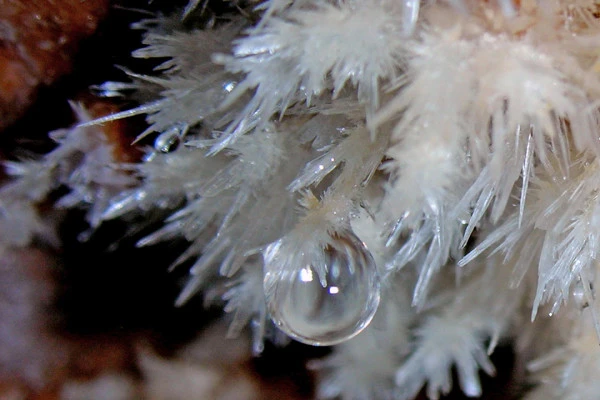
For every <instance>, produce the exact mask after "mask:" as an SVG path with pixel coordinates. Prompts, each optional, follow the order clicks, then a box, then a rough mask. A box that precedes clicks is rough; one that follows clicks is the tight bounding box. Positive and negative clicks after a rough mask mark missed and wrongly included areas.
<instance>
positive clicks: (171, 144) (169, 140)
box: [154, 128, 181, 153]
mask: <svg viewBox="0 0 600 400" xmlns="http://www.w3.org/2000/svg"><path fill="white" fill-rule="evenodd" d="M180 134H181V132H180V129H179V128H172V129H169V130H167V131H165V132H163V133H161V134H160V135H158V137H157V138H156V140H154V149H155V150H157V151H160V152H161V153H169V152H171V151H173V150H175V149H177V147H178V146H179V143H180V142H181V136H180Z"/></svg>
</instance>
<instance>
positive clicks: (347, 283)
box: [264, 233, 380, 346]
mask: <svg viewBox="0 0 600 400" xmlns="http://www.w3.org/2000/svg"><path fill="white" fill-rule="evenodd" d="M331 239H332V240H331V243H330V244H327V245H326V246H325V248H323V249H319V250H315V251H314V252H313V251H310V252H300V256H298V257H294V258H293V259H294V260H295V261H297V262H298V266H297V267H296V269H295V270H294V268H291V269H292V271H288V269H290V268H287V266H285V267H283V268H282V266H281V262H282V260H285V259H286V258H287V257H289V255H286V254H283V253H286V252H288V251H289V250H290V248H289V246H284V245H282V241H281V240H278V241H276V242H274V243H272V244H271V245H269V247H268V248H267V250H266V251H265V271H266V275H265V280H264V285H265V294H266V296H267V305H268V308H269V312H270V314H271V319H272V320H273V322H275V324H276V325H277V326H278V327H279V328H280V329H281V330H283V331H284V332H285V333H286V334H288V335H289V336H291V337H292V338H294V339H296V340H298V341H300V342H303V343H307V344H311V345H316V346H328V345H333V344H336V343H340V342H343V341H345V340H348V339H350V338H352V337H354V336H356V335H357V334H358V333H360V332H361V331H362V330H363V329H364V328H366V327H367V326H368V325H369V323H370V322H371V320H372V318H373V316H374V315H375V312H376V311H377V307H378V306H379V295H380V294H379V292H380V283H379V276H378V274H377V268H376V265H375V261H374V260H373V257H372V255H371V253H370V252H369V250H368V249H367V248H366V246H365V245H364V243H362V242H361V241H360V240H359V239H358V238H357V237H356V236H355V235H354V234H353V233H349V234H345V235H344V236H334V237H332V238H331ZM292 251H294V250H293V249H292ZM310 258H312V259H310ZM287 259H289V258H287Z"/></svg>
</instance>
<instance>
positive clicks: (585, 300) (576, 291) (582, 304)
mask: <svg viewBox="0 0 600 400" xmlns="http://www.w3.org/2000/svg"><path fill="white" fill-rule="evenodd" d="M583 285H584V283H583V282H582V281H581V280H578V281H577V282H576V283H575V285H574V286H573V292H572V294H571V295H572V296H573V301H574V302H575V307H577V308H578V309H579V310H584V309H586V308H588V307H589V306H590V299H589V295H588V293H586V290H585V288H584V286H583ZM588 287H589V288H590V294H592V295H593V291H592V290H593V289H592V285H591V284H590V283H588Z"/></svg>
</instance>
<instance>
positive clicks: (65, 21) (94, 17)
mask: <svg viewBox="0 0 600 400" xmlns="http://www.w3.org/2000/svg"><path fill="white" fill-rule="evenodd" d="M108 6H109V0H35V1H34V0H0V129H3V128H5V127H7V126H8V125H10V124H11V123H12V122H14V121H15V120H16V119H17V118H18V117H19V116H21V115H22V114H23V112H24V111H25V109H26V108H27V106H28V105H29V104H31V103H32V102H33V100H34V99H35V94H36V91H37V89H38V88H39V86H40V85H49V84H51V83H52V82H54V81H55V80H56V79H57V78H58V77H60V76H62V75H64V74H66V73H68V72H69V71H70V69H71V67H72V58H73V54H74V53H75V51H76V50H77V47H78V44H79V42H80V41H81V39H83V38H85V37H87V36H89V35H90V34H92V33H93V32H94V31H95V30H96V27H97V25H98V22H99V21H100V19H101V18H102V17H103V16H104V15H105V14H106V13H107V11H108Z"/></svg>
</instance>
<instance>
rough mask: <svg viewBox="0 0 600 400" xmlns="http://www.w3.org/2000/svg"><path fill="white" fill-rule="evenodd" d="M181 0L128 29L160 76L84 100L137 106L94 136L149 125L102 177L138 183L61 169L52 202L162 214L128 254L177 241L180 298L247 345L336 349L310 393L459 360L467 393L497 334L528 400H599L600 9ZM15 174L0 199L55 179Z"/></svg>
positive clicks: (427, 382)
mask: <svg viewBox="0 0 600 400" xmlns="http://www.w3.org/2000/svg"><path fill="white" fill-rule="evenodd" d="M199 3H200V2H199V1H192V2H190V4H189V6H188V7H187V8H186V10H184V14H185V21H183V20H180V19H178V17H180V16H179V15H178V16H176V17H169V18H166V17H157V18H156V19H151V20H146V21H143V22H140V23H139V24H137V25H136V27H137V28H140V29H143V30H144V47H142V48H141V49H139V50H137V51H136V52H135V53H134V56H135V57H138V58H147V59H156V63H157V65H158V66H157V67H156V68H155V73H154V74H151V75H141V74H137V73H135V72H131V71H128V74H129V75H130V77H131V82H129V83H116V82H107V83H106V84H104V85H101V86H100V87H99V89H100V90H101V92H103V93H104V94H105V95H107V96H112V95H118V94H119V91H126V90H130V89H132V88H133V89H134V90H135V91H136V95H137V96H138V99H142V102H141V105H140V106H139V107H138V108H135V109H131V110H127V111H124V112H122V113H119V114H116V115H113V116H110V117H106V118H102V119H99V120H96V121H93V122H92V124H100V123H103V122H106V121H110V120H113V119H117V118H123V117H128V116H132V115H139V114H144V115H146V120H147V122H148V129H147V130H146V131H144V132H142V133H141V134H140V139H144V138H145V139H144V140H148V138H147V137H148V136H151V137H152V138H153V139H152V140H154V146H153V147H152V148H150V149H148V150H147V152H146V156H145V157H144V160H143V161H142V162H140V163H137V164H130V165H123V166H121V168H122V169H121V173H123V171H126V172H127V173H124V175H118V176H121V177H122V178H123V179H125V178H128V179H133V178H136V180H137V184H136V185H135V186H133V185H131V184H130V183H131V182H129V181H124V182H121V181H120V180H119V179H117V180H116V181H115V180H114V179H115V178H114V177H113V175H111V174H114V173H117V172H116V170H114V169H106V166H105V167H98V168H97V169H96V168H95V169H93V172H96V173H99V174H101V175H102V176H101V177H100V178H98V177H97V176H96V175H94V176H91V175H89V176H88V175H86V174H84V173H71V174H70V175H69V176H68V178H67V179H66V180H65V179H63V178H60V176H62V175H59V182H60V183H61V184H67V185H69V187H71V188H72V192H71V194H70V195H68V196H67V197H66V198H63V200H62V201H61V202H59V204H63V205H67V206H72V205H75V204H81V203H87V204H89V205H90V207H91V208H90V209H91V211H90V214H89V219H90V222H91V223H92V225H93V226H96V225H97V224H98V223H100V222H101V221H102V220H109V219H114V218H124V217H128V216H131V215H138V216H144V215H147V216H150V215H152V213H153V211H154V210H156V209H162V210H163V211H167V212H168V213H170V216H168V217H167V218H166V220H165V221H164V227H163V228H161V229H159V230H158V231H156V232H154V233H152V234H151V235H149V236H147V237H145V238H142V239H141V240H140V241H139V245H140V246H146V245H152V244H154V243H157V242H159V241H167V240H171V239H173V238H177V237H181V238H184V239H186V240H187V241H188V242H189V247H188V249H187V250H186V251H185V252H184V253H183V254H181V255H180V256H179V258H178V259H177V260H176V261H175V263H174V265H173V266H172V268H175V267H185V268H189V275H190V276H189V281H188V283H187V286H186V287H185V288H183V291H182V293H181V296H180V298H179V299H178V300H177V302H178V303H179V304H182V303H184V302H185V301H186V300H188V299H189V298H190V297H191V296H193V295H194V294H196V293H198V292H202V293H204V294H205V296H207V298H208V299H209V300H211V301H221V302H222V303H223V304H225V310H226V311H227V312H228V313H230V314H229V315H231V316H232V318H231V319H232V325H231V330H230V333H231V334H236V333H239V331H241V330H242V329H243V328H244V327H245V326H246V325H247V324H248V323H250V324H251V326H252V327H253V328H254V332H255V341H254V348H255V351H257V352H259V351H260V350H261V348H262V340H263V338H265V337H268V338H271V339H276V340H281V339H277V337H278V336H280V334H278V333H277V330H276V329H274V327H278V328H280V329H281V330H283V331H284V332H285V333H286V334H288V335H290V336H291V337H293V338H295V339H297V340H300V341H303V342H305V343H309V344H315V345H332V344H337V345H336V346H335V347H334V349H333V354H332V355H331V356H330V357H328V358H327V359H324V360H320V361H318V362H315V363H314V365H313V367H314V368H316V369H318V371H319V388H318V391H317V393H318V396H319V397H320V398H324V399H327V398H338V397H341V398H343V399H355V400H367V399H399V400H400V399H407V400H408V399H412V398H414V397H415V396H416V395H417V394H418V393H419V392H420V391H421V390H422V389H424V390H425V392H426V394H427V396H428V397H429V398H431V399H437V398H439V397H440V395H443V394H445V393H448V392H449V391H450V390H451V388H452V384H453V378H452V371H453V369H455V371H456V375H457V377H458V382H457V383H458V384H459V386H460V388H461V389H462V391H463V392H464V393H465V394H466V395H468V396H472V397H477V396H479V395H481V393H482V389H481V384H480V381H479V377H480V372H481V371H483V372H484V373H487V374H489V375H493V374H494V366H493V365H492V363H491V361H490V359H489V355H490V354H491V353H492V352H493V351H494V348H495V346H496V345H497V343H498V342H499V341H502V340H510V341H512V342H513V343H516V349H517V350H518V351H519V352H520V353H519V354H520V355H521V356H520V359H523V360H525V361H532V360H536V361H534V362H532V363H531V364H530V367H531V368H530V370H531V372H532V375H531V377H530V378H531V379H532V382H536V383H538V385H537V386H536V387H535V389H534V390H533V391H532V392H531V394H530V397H529V398H530V399H532V400H533V399H557V400H558V399H573V400H575V399H581V400H583V399H591V398H595V395H594V393H597V392H598V390H599V387H598V384H597V381H598V378H599V377H600V350H599V348H598V337H597V336H596V331H600V329H599V323H598V317H597V315H598V311H597V309H598V305H597V302H596V301H595V291H594V288H595V287H596V286H597V285H598V282H597V276H596V275H597V270H598V262H599V258H600V255H599V250H600V166H599V164H598V163H599V162H600V161H599V158H598V157H599V156H600V113H599V110H600V108H599V107H600V5H599V4H597V2H596V1H593V0H520V1H517V0H514V1H513V0H488V1H484V0H437V1H436V0H429V1H420V0H346V1H330V0H295V1H293V0H266V1H264V2H262V3H260V4H255V3H242V2H240V3H237V4H236V7H235V8H236V9H238V10H239V11H240V12H239V13H237V14H235V15H234V14H233V13H232V14H225V15H219V16H218V17H214V18H206V14H204V13H203V10H200V9H198V8H195V7H196V6H198V5H199ZM182 15H183V14H182ZM182 18H183V17H182ZM184 22H185V23H184ZM86 126H88V127H89V126H90V125H86ZM91 126H92V127H93V125H91ZM77 129H83V128H77ZM68 146H69V145H68V143H67V142H65V143H61V145H60V146H59V148H58V149H59V150H60V149H63V148H66V149H69V147H68ZM59 150H56V151H55V152H54V153H52V154H55V155H56V154H58V155H60V154H62V153H57V151H59ZM90 151H95V152H96V153H97V152H98V150H97V149H96V150H90ZM84 153H85V154H88V153H87V152H85V151H84ZM96 153H93V154H96ZM98 154H99V153H98ZM52 157H55V156H51V158H50V159H53V158H52ZM61 157H63V156H62V155H61V156H60V157H59V158H61ZM69 157H70V156H69V155H68V154H65V155H64V157H63V158H65V159H67V158H69ZM47 158H48V157H47ZM93 160H96V161H98V160H100V161H102V160H103V158H102V157H100V156H94V157H93ZM28 165H29V164H27V163H25V164H19V165H11V170H12V171H15V172H16V174H17V175H19V178H18V180H17V181H15V182H17V183H15V184H16V185H21V186H17V187H29V186H31V185H29V184H28V182H29V181H28V180H31V179H34V178H35V179H37V180H40V179H41V181H42V182H45V184H46V185H50V184H51V183H50V181H48V182H46V181H47V180H46V179H42V177H43V176H42V175H43V174H45V173H48V171H49V169H48V168H42V169H43V171H42V175H40V171H39V170H40V168H35V169H36V171H31V169H28ZM53 165H54V164H53ZM103 168H104V169H103ZM86 171H88V170H86ZM102 171H104V172H102ZM104 174H108V175H104ZM44 176H45V175H44ZM32 177H34V178H32ZM105 178H106V179H105ZM75 181H76V182H75ZM80 181H81V182H84V183H85V184H78V183H77V182H80ZM36 182H37V181H36ZM91 183H93V185H91V186H90V184H91ZM15 184H9V186H7V187H6V189H4V191H3V192H2V193H0V195H1V196H4V197H5V196H6V195H7V194H10V193H11V190H12V189H10V188H11V185H13V186H14V185H15ZM52 184H55V183H52ZM115 184H116V185H117V186H118V185H122V187H125V188H126V189H125V190H122V191H121V192H120V193H119V194H116V193H115V192H114V190H112V189H111V188H114V187H115ZM27 185H29V186H27ZM44 187H45V186H43V185H42V186H40V184H38V183H35V185H33V187H32V188H30V189H27V190H25V191H22V190H20V192H19V193H21V192H22V193H27V194H28V195H30V197H31V196H33V197H32V198H31V200H32V201H34V200H37V199H39V196H37V195H35V193H37V191H38V190H42V189H43V188H44ZM90 187H94V188H96V187H108V188H109V189H106V190H103V191H100V192H98V191H97V190H95V191H90ZM107 196H108V197H107ZM4 197H2V199H0V200H1V201H4V200H3V198H4ZM2 204H4V203H2ZM7 204H8V203H7ZM11 204H13V205H14V206H23V204H26V203H23V202H15V203H11ZM2 206H3V207H5V206H4V205H2ZM6 207H8V205H6ZM100 209H101V211H98V210H100ZM10 215H19V214H14V213H11V214H10ZM23 215H25V214H23ZM25 219H26V220H27V218H25ZM28 221H29V222H30V225H31V226H30V227H29V228H28V229H29V231H28V232H37V231H39V229H38V228H36V227H37V226H38V224H37V223H34V222H35V221H36V220H35V219H29V220H28ZM549 316H551V317H552V318H551V319H550V320H548V319H549ZM532 320H535V321H534V322H532ZM271 321H272V322H271ZM594 327H595V329H594ZM540 338H546V339H544V340H540ZM534 339H535V340H534Z"/></svg>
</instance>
